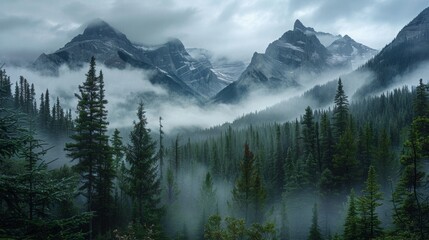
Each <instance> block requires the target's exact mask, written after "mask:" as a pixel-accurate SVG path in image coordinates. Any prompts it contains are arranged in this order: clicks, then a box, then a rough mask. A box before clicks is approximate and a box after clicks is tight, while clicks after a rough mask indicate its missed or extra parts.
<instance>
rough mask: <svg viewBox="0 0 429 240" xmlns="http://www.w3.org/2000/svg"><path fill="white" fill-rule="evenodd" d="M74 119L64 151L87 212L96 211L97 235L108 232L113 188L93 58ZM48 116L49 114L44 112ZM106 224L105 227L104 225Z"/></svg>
mask: <svg viewBox="0 0 429 240" xmlns="http://www.w3.org/2000/svg"><path fill="white" fill-rule="evenodd" d="M79 92H80V93H79V94H75V96H76V97H77V98H78V105H77V114H78V116H77V118H76V120H75V129H74V130H75V131H74V134H73V135H72V136H71V139H72V141H73V142H71V143H67V144H66V148H65V150H66V151H68V156H69V157H70V158H71V159H72V161H78V162H77V163H76V165H75V166H74V169H75V170H76V171H77V172H79V173H80V175H81V177H82V186H81V190H85V192H86V198H87V210H88V212H92V211H97V216H98V217H97V219H96V220H97V221H96V222H95V223H96V224H97V226H96V227H97V229H95V230H97V233H101V232H102V231H105V230H106V229H107V228H108V224H109V221H110V220H109V218H107V219H106V218H104V219H103V218H101V217H106V216H105V215H104V214H108V212H109V210H108V209H109V208H110V204H111V199H110V198H111V196H110V194H111V189H112V184H113V177H114V175H112V169H113V168H112V164H111V162H112V158H111V154H110V152H111V151H110V147H109V145H108V136H107V135H106V132H107V125H108V122H107V121H106V118H107V111H106V110H105V104H106V103H107V101H106V100H105V99H104V89H103V76H102V74H101V72H100V76H99V77H97V76H96V72H95V58H94V57H92V58H91V61H90V67H89V71H88V73H87V74H86V81H85V82H84V83H83V85H80V86H79ZM45 98H46V100H45V109H49V108H48V106H49V92H48V91H46V94H45ZM48 112H49V111H48ZM48 119H49V120H50V119H51V117H49V118H48ZM106 224H107V225H106ZM93 225H94V219H93V220H91V221H90V224H89V238H90V239H92V236H93Z"/></svg>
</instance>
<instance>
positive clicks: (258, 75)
mask: <svg viewBox="0 0 429 240" xmlns="http://www.w3.org/2000/svg"><path fill="white" fill-rule="evenodd" d="M318 36H319V37H320V38H321V39H323V40H324V42H325V44H326V45H327V44H329V45H330V46H332V47H331V48H326V47H325V46H324V45H323V44H322V43H321V42H320V40H319V39H318ZM340 40H342V41H340ZM346 40H347V41H346ZM348 48H350V49H352V51H350V52H346V51H345V50H348ZM370 50H371V51H372V49H371V48H369V47H366V46H364V45H362V44H359V43H357V42H355V41H354V40H353V39H351V38H350V37H348V36H347V37H345V38H342V37H341V36H334V35H332V34H328V33H321V32H316V31H315V30H314V29H313V28H307V27H305V26H304V25H303V24H302V23H301V22H300V21H299V20H296V21H295V24H294V29H293V30H291V31H287V32H286V33H284V34H283V35H282V36H281V37H280V38H279V39H278V40H276V41H274V42H272V43H270V44H269V45H268V47H267V49H266V50H265V53H264V54H258V53H255V54H254V55H253V57H252V60H251V62H250V64H249V66H248V67H247V68H246V70H245V71H244V72H243V73H242V75H241V76H240V78H239V79H238V80H237V81H236V82H234V83H233V84H231V85H229V86H228V87H226V88H225V89H223V90H222V91H220V92H219V93H218V94H217V95H216V96H215V97H214V99H213V101H214V102H221V103H236V102H238V101H240V100H241V99H243V98H244V97H246V96H248V95H249V93H251V92H252V91H254V90H256V89H257V90H261V89H266V90H269V91H271V92H272V91H282V90H284V89H286V88H299V87H301V86H302V81H304V80H303V79H301V78H302V76H303V75H304V74H305V75H307V77H306V78H317V77H318V76H319V75H320V74H321V73H323V72H326V71H331V70H335V71H343V72H347V71H350V70H352V60H353V58H354V57H355V56H367V55H365V54H364V53H363V52H365V53H366V51H370ZM374 51H375V50H374ZM371 54H374V52H371Z"/></svg>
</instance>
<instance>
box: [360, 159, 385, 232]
mask: <svg viewBox="0 0 429 240" xmlns="http://www.w3.org/2000/svg"><path fill="white" fill-rule="evenodd" d="M365 185H366V186H365V189H364V190H363V195H362V196H361V197H360V198H359V214H360V225H361V236H362V237H363V238H364V239H374V238H376V237H379V236H380V235H381V233H382V231H381V227H380V224H381V221H380V220H379V219H378V215H377V212H376V209H377V207H379V206H381V205H382V204H381V203H380V201H381V200H382V199H383V198H382V195H381V192H380V186H379V185H378V183H377V176H376V173H375V168H374V167H373V166H370V167H369V170H368V179H367V181H366V184H365Z"/></svg>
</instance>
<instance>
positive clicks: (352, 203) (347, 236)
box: [343, 189, 360, 240]
mask: <svg viewBox="0 0 429 240" xmlns="http://www.w3.org/2000/svg"><path fill="white" fill-rule="evenodd" d="M343 238H344V240H356V239H359V238H360V231H359V216H358V212H357V207H356V200H355V192H354V190H353V189H352V191H351V193H350V197H349V208H348V210H347V217H346V221H345V223H344V234H343Z"/></svg>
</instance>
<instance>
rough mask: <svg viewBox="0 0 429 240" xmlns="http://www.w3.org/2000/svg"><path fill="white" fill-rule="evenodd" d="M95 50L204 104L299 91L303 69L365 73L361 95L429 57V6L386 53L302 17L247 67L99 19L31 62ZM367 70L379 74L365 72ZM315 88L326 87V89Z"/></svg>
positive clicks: (83, 57) (47, 63)
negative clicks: (141, 38)
mask: <svg viewBox="0 0 429 240" xmlns="http://www.w3.org/2000/svg"><path fill="white" fill-rule="evenodd" d="M93 55H94V56H95V57H96V59H97V61H98V62H99V63H103V64H104V65H106V66H107V67H112V68H119V69H124V68H126V67H127V66H132V67H135V68H140V69H145V70H149V71H151V72H152V73H153V74H151V78H150V81H151V82H152V83H153V84H158V85H161V86H163V87H164V88H166V89H167V90H168V91H169V92H170V94H171V95H172V96H173V97H174V96H181V97H185V98H186V99H192V100H196V101H197V102H199V103H206V102H211V103H237V102H239V101H240V100H241V99H243V98H245V97H246V96H248V95H249V94H250V93H251V92H253V91H259V90H261V89H265V90H267V92H268V93H271V92H282V91H284V90H285V89H301V88H302V87H303V82H302V79H301V78H300V76H301V75H302V74H306V75H307V77H308V76H309V77H310V78H313V79H317V78H318V77H319V76H320V75H321V74H322V73H324V72H330V71H338V72H342V73H343V76H342V77H343V78H344V81H345V83H346V82H347V81H348V79H352V78H353V77H352V76H356V75H359V74H360V75H359V76H360V77H361V79H359V81H361V82H362V83H364V82H365V83H366V84H365V86H364V87H362V88H361V89H360V90H358V92H357V93H356V96H365V95H368V94H371V93H374V92H377V91H382V90H383V89H385V88H386V87H388V86H390V85H391V84H393V83H394V81H395V79H397V77H398V76H401V75H403V74H405V73H407V72H409V71H412V70H413V69H415V68H416V67H417V66H419V64H421V63H423V62H425V61H427V60H429V10H428V9H425V10H424V11H423V12H422V13H420V14H419V15H418V16H417V17H416V18H415V19H414V20H413V21H411V22H410V23H409V24H408V25H407V26H405V27H404V28H403V29H402V30H401V31H400V32H399V34H398V35H397V37H396V38H395V39H394V40H393V41H392V42H391V43H390V44H389V45H387V46H386V47H385V48H383V49H382V50H381V51H380V52H378V51H377V50H374V49H372V48H370V47H367V46H365V45H363V44H361V43H358V42H356V41H355V40H353V39H352V38H350V37H349V36H348V35H345V36H341V35H334V34H330V33H325V32H318V31H316V30H314V29H313V28H311V27H306V26H304V24H303V23H302V22H301V21H299V20H296V21H295V24H294V28H293V30H290V31H287V32H285V33H284V34H283V35H282V36H281V37H280V38H279V39H277V40H275V41H274V42H272V43H270V44H269V45H268V47H267V48H266V50H265V52H264V53H256V52H255V53H254V54H253V57H252V59H251V62H250V63H249V64H248V66H247V67H246V65H245V64H244V63H243V62H240V61H231V60H228V59H226V58H216V57H214V56H213V54H212V53H210V52H209V51H207V50H205V49H198V48H185V46H184V45H183V43H182V42H181V41H180V40H178V39H171V40H170V41H168V42H167V43H164V44H160V45H157V46H146V45H144V44H137V43H133V42H131V41H130V40H129V39H128V38H127V37H126V36H125V35H124V34H123V33H121V32H119V31H118V30H116V29H114V28H113V27H111V26H110V25H109V24H107V23H106V22H104V21H102V20H99V19H98V20H95V21H93V22H92V23H90V24H89V25H88V26H87V28H86V29H85V30H84V32H83V33H82V34H79V35H78V36H76V37H74V38H73V39H72V40H71V41H70V42H69V43H67V44H66V45H65V46H64V47H63V48H61V49H59V50H57V51H55V52H54V53H51V54H42V55H40V56H39V57H38V58H37V60H36V61H35V62H34V63H33V65H32V67H33V68H34V69H36V70H37V71H41V72H43V73H46V74H58V70H59V67H60V66H61V65H63V64H65V65H67V66H68V67H70V68H71V69H80V68H82V67H84V66H86V65H87V62H88V60H89V59H90V57H91V56H93ZM365 72H371V73H373V74H372V75H371V74H369V75H367V76H365V77H362V76H364V75H362V73H365ZM347 73H349V74H347ZM344 74H346V75H344ZM350 81H351V80H350ZM328 85H329V84H328ZM307 87H308V86H307ZM317 89H318V90H317V91H319V92H323V87H320V86H319V87H318V88H317ZM329 89H332V86H331V87H329ZM329 91H330V90H329ZM310 92H311V90H310ZM321 103H322V102H321Z"/></svg>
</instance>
